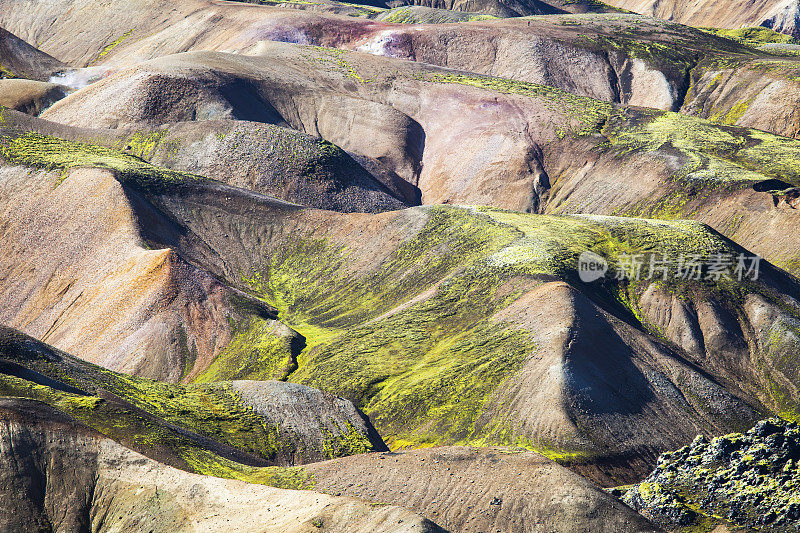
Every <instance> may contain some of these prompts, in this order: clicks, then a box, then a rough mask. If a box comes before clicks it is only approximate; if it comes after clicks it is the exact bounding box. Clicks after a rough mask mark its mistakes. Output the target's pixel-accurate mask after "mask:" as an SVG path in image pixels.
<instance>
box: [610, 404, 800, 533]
mask: <svg viewBox="0 0 800 533" xmlns="http://www.w3.org/2000/svg"><path fill="white" fill-rule="evenodd" d="M799 459H800V429H799V428H798V426H797V424H796V423H794V422H786V421H785V420H782V419H779V418H771V419H769V420H762V421H760V422H759V423H758V424H756V425H755V427H753V429H751V430H750V431H748V432H747V433H744V434H741V433H734V434H730V435H724V436H721V437H715V438H713V439H711V440H709V439H706V438H705V437H703V436H698V437H697V438H696V439H695V440H694V441H692V443H691V444H690V445H688V446H684V447H683V448H681V449H679V450H676V451H674V452H669V453H665V454H663V455H662V456H661V457H659V460H658V466H657V467H656V469H655V470H654V471H653V473H652V474H650V476H649V477H647V478H646V479H645V480H644V481H642V482H641V483H638V484H636V485H634V486H633V487H632V488H629V489H627V490H626V491H624V494H623V500H624V501H625V502H626V503H628V504H629V505H631V506H632V507H633V508H634V509H638V510H640V511H642V512H643V513H644V514H645V515H646V516H647V517H649V518H651V519H652V520H654V521H656V522H657V523H659V524H662V525H663V526H665V527H667V528H670V529H672V528H678V527H687V526H692V525H695V526H697V525H705V526H708V525H713V524H717V523H722V524H725V525H728V526H730V527H733V528H741V527H745V528H747V530H749V531H797V529H798V527H799V526H800V503H798V502H797V485H798V483H800V470H798V466H797V461H798V460H799ZM712 527H713V526H712Z"/></svg>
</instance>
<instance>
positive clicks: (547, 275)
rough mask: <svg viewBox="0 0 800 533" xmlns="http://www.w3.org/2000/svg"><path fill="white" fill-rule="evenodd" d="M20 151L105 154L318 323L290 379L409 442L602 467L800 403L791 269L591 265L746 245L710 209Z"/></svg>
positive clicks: (153, 231)
mask: <svg viewBox="0 0 800 533" xmlns="http://www.w3.org/2000/svg"><path fill="white" fill-rule="evenodd" d="M11 147H13V149H11ZM23 148H24V149H23ZM21 154H25V156H24V158H21V159H14V158H20V157H21ZM70 154H71V155H70ZM6 157H9V158H11V161H16V162H17V163H24V164H26V165H51V166H56V167H59V166H64V165H67V167H65V168H68V165H69V164H70V163H69V161H75V160H77V161H81V165H83V166H100V167H105V168H107V169H110V170H111V171H112V172H113V175H114V176H115V177H116V179H117V180H119V182H120V183H121V185H122V186H123V187H124V188H125V189H126V190H128V191H131V193H136V194H137V195H140V197H141V198H143V199H144V200H146V201H147V202H148V203H149V204H150V205H151V207H149V208H148V209H151V210H152V209H155V210H157V212H160V213H161V214H162V216H164V217H166V219H168V220H170V221H172V223H173V224H177V225H178V227H179V228H180V231H175V232H163V231H160V226H157V225H156V226H151V227H147V228H145V234H146V235H147V238H148V239H149V240H150V242H152V243H154V244H155V245H157V247H160V248H164V249H174V250H175V252H176V253H177V254H178V255H179V256H180V257H181V258H183V259H184V260H186V261H188V262H189V263H190V264H192V265H193V266H194V267H195V268H198V269H201V270H202V271H204V272H209V273H211V274H212V275H213V276H214V277H215V278H216V279H219V280H222V281H223V282H224V283H226V284H228V285H229V286H231V287H233V288H236V289H238V290H240V291H243V292H247V293H250V294H252V295H253V296H255V297H257V298H260V299H262V300H263V301H265V302H267V303H268V304H269V305H271V306H274V307H275V308H276V309H277V310H278V313H279V316H280V318H281V321H282V322H284V323H285V324H287V325H289V326H290V327H292V328H293V329H294V330H296V331H298V332H299V333H300V334H301V335H302V336H303V337H304V339H305V345H304V349H303V351H302V353H301V354H299V355H298V357H297V359H296V361H297V367H296V370H294V371H292V370H289V373H288V374H286V376H287V377H288V379H290V380H292V381H297V382H301V383H305V384H309V385H313V386H316V387H319V388H321V389H323V390H327V391H330V392H333V393H335V394H338V395H342V396H345V397H347V398H349V399H351V400H353V401H354V402H355V403H356V404H357V405H358V406H360V407H362V408H363V409H365V411H366V412H367V413H369V414H370V416H372V418H373V421H374V423H375V424H376V428H377V429H378V430H379V431H380V432H381V433H382V434H383V435H384V437H386V438H387V440H388V441H391V442H392V443H394V445H395V446H402V445H408V444H422V443H456V442H463V443H483V444H490V443H498V444H512V443H521V444H525V445H528V446H530V447H533V448H536V449H540V450H543V451H544V452H546V453H549V454H550V455H551V456H553V457H556V458H560V459H561V460H562V461H564V462H566V463H569V464H572V465H573V466H574V467H575V468H577V469H579V470H580V471H582V472H585V473H587V474H588V475H591V476H593V477H594V478H595V479H601V480H610V479H614V478H617V479H630V476H631V475H632V474H634V473H635V472H641V471H642V469H644V468H647V465H649V464H652V461H654V460H655V455H656V454H657V453H658V452H659V451H663V450H664V449H669V448H670V446H671V447H675V444H679V443H680V442H685V439H688V438H690V437H691V436H692V435H694V434H696V433H698V432H705V433H709V434H717V433H720V432H724V431H729V430H732V429H745V428H746V427H747V426H748V424H750V423H752V421H754V420H755V419H757V418H758V417H759V416H760V415H761V413H764V412H768V411H769V412H787V413H788V412H793V410H794V409H796V402H797V397H798V392H797V389H796V386H795V385H794V377H793V376H794V374H793V370H792V369H793V368H794V366H793V362H792V361H793V360H794V359H793V355H792V354H793V353H794V350H795V347H796V338H795V336H794V333H793V331H794V330H793V329H792V328H793V325H792V324H794V321H795V320H796V318H795V315H794V313H795V312H796V311H795V310H796V309H797V308H798V304H797V301H796V299H795V296H794V295H796V294H798V292H797V284H796V281H794V280H793V279H792V278H790V277H789V276H787V275H786V274H785V273H782V272H781V271H779V270H777V269H774V268H773V267H771V266H769V265H766V264H764V265H762V266H763V270H762V271H761V276H760V277H759V279H758V280H757V281H751V280H742V281H741V282H736V281H735V280H734V281H733V282H732V283H731V282H729V281H726V280H720V281H719V282H715V281H713V280H706V281H702V282H701V281H698V282H695V281H692V280H675V281H672V282H670V283H669V284H662V283H657V282H656V281H655V280H650V281H648V280H641V281H639V282H624V281H622V282H617V281H614V280H610V279H606V280H605V281H604V282H602V283H600V284H599V285H597V284H594V285H592V284H589V285H587V284H584V283H583V282H581V281H579V280H578V277H577V274H576V270H575V269H576V265H577V256H578V254H579V253H580V252H581V251H583V250H586V249H592V250H595V251H596V252H598V253H601V254H603V255H605V256H606V257H607V260H608V261H609V262H610V263H611V264H612V265H614V266H615V267H617V268H619V267H620V265H621V261H622V259H621V257H620V255H619V254H621V253H637V251H638V252H641V253H650V252H653V253H656V254H660V253H662V252H663V253H667V254H672V256H673V257H675V258H676V259H675V260H674V261H676V262H675V263H672V266H673V267H674V268H677V257H678V255H679V253H690V254H697V255H699V256H700V257H704V258H708V257H709V256H710V255H711V254H715V253H728V254H733V255H736V254H738V253H742V252H743V250H742V249H741V248H738V247H736V246H735V245H733V244H732V243H731V242H730V241H727V240H726V239H724V238H722V237H721V236H719V235H718V234H716V233H714V232H713V231H711V230H709V229H708V228H706V227H703V226H702V225H699V224H696V223H691V222H658V221H644V220H640V219H625V218H613V217H581V216H572V217H564V216H562V217H552V216H541V215H525V214H518V213H510V212H503V211H496V210H492V209H485V208H484V209H476V208H456V207H425V208H416V209H410V210H405V211H398V212H392V213H383V214H377V215H366V214H351V215H343V214H337V213H333V212H325V211H315V210H309V209H303V208H300V207H297V206H293V205H289V204H285V203H282V202H279V201H276V200H271V199H268V198H265V197H260V196H256V195H253V194H252V193H248V192H247V191H242V190H239V189H234V188H229V187H226V186H223V185H221V184H218V183H216V182H213V181H210V180H204V179H202V178H199V177H196V176H191V175H187V174H178V173H174V172H172V171H168V170H165V169H158V168H156V167H151V166H149V165H147V164H145V163H143V162H141V160H138V159H135V158H133V157H132V156H129V155H126V154H122V153H119V152H114V151H112V150H105V149H100V148H97V147H92V146H91V145H84V144H78V143H71V142H65V141H59V140H58V139H55V138H46V137H36V136H35V135H31V134H28V135H23V136H21V137H19V138H17V140H16V141H14V142H13V144H12V145H11V146H10V147H9V148H7V150H6ZM16 169H17V170H14V172H25V171H24V170H22V169H21V168H19V167H16ZM82 172H85V171H81V170H72V171H70V172H68V174H67V177H66V180H65V182H64V183H68V182H70V181H74V182H80V181H81V180H82V179H84V178H83V177H82V174H81V173H82ZM62 186H63V185H62ZM131 193H129V194H131ZM218 215H219V216H218ZM615 243H616V244H615ZM356 250H357V251H356ZM665 305H667V306H668V307H669V308H671V309H673V310H674V311H673V312H672V315H671V316H670V315H666V316H665V315H663V314H660V311H659V310H660V309H663V308H664V306H665ZM531 309H535V310H538V311H536V312H533V313H532V312H531V311H529V310H531ZM565 325H566V327H565ZM598 347H602V352H599V351H598ZM233 355H235V354H231V355H226V354H222V357H223V359H221V360H220V363H219V365H220V368H226V367H228V366H229V365H228V364H227V363H225V362H223V361H225V360H226V359H225V357H232V356H233ZM218 357H219V356H218ZM235 357H236V358H237V359H235V360H236V361H237V362H236V364H237V365H238V364H241V355H235ZM754 361H755V362H754ZM280 365H283V363H280ZM257 368H258V370H257V372H259V373H263V375H264V377H265V378H266V377H273V376H274V375H275V371H276V368H282V367H275V366H272V365H271V364H262V365H260V366H259V367H257ZM230 377H236V376H230ZM248 377H249V379H259V377H258V376H257V375H249V376H248ZM454 398H458V399H459V401H458V402H454V401H453V399H454ZM676 413H681V415H680V417H679V418H677V419H676ZM676 420H680V422H676Z"/></svg>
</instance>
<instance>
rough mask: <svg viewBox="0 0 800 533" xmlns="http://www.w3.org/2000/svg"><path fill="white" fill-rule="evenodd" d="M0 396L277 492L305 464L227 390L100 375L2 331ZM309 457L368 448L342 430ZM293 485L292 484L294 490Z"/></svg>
mask: <svg viewBox="0 0 800 533" xmlns="http://www.w3.org/2000/svg"><path fill="white" fill-rule="evenodd" d="M0 395H2V396H11V397H23V398H29V399H34V400H38V401H42V402H44V403H47V404H49V405H52V406H53V407H56V408H57V409H59V410H61V411H63V412H65V413H67V414H69V415H70V416H72V417H74V418H76V419H77V420H79V421H80V422H82V423H83V424H85V425H87V426H89V427H91V428H93V429H96V430H97V431H99V432H100V433H102V434H104V435H106V436H108V437H110V438H112V439H114V440H117V441H118V442H121V443H122V444H124V445H126V446H129V447H131V448H133V449H135V450H137V451H139V452H141V453H144V454H145V455H148V456H151V457H154V458H156V459H159V460H162V461H165V462H167V463H170V464H172V465H174V466H178V467H180V468H184V469H187V470H190V471H193V472H197V473H202V474H209V475H218V476H223V477H233V478H237V479H245V480H251V481H256V482H260V483H267V484H273V485H276V486H281V484H282V483H283V482H282V481H281V479H282V478H283V477H284V476H291V475H293V470H285V469H283V468H279V467H272V468H265V467H266V466H268V465H286V464H291V463H292V462H293V461H294V460H295V458H301V460H302V457H304V456H308V455H309V452H311V450H305V449H304V448H303V444H302V442H301V440H300V439H298V438H296V436H295V435H293V433H292V431H291V430H287V429H286V428H281V427H279V426H271V425H269V424H267V423H266V419H265V418H263V417H261V416H259V415H258V414H257V413H256V412H255V411H254V410H253V409H251V408H250V407H249V406H248V405H247V404H246V403H245V402H244V401H243V400H242V399H241V397H240V396H239V394H237V393H236V392H235V391H234V390H233V389H232V388H231V386H230V384H229V383H226V382H217V383H213V384H200V385H176V384H167V383H162V382H157V381H152V380H148V379H144V378H137V377H134V376H127V375H124V374H118V373H116V372H111V371H109V370H105V369H103V368H100V367H98V366H95V365H93V364H91V363H87V362H85V361H82V360H80V359H77V358H75V357H72V356H69V355H67V354H65V353H63V352H60V351H58V350H55V349H53V348H50V347H49V346H47V345H44V344H42V343H39V342H37V341H35V340H33V339H31V338H30V337H27V336H25V335H23V334H21V333H19V332H17V331H15V330H12V329H10V328H0ZM320 448H321V449H320V450H315V451H313V452H315V453H312V454H311V455H315V454H318V455H322V456H324V457H328V458H334V457H340V456H342V455H348V454H352V453H363V452H364V451H370V450H372V449H373V448H374V447H373V445H372V443H371V442H370V440H369V439H367V437H366V436H365V435H363V434H362V433H359V432H357V431H355V429H354V428H353V427H352V426H347V425H343V426H342V427H340V428H339V432H338V433H337V432H333V431H331V432H329V435H328V439H327V440H326V441H325V442H322V443H320ZM295 485H296V484H295Z"/></svg>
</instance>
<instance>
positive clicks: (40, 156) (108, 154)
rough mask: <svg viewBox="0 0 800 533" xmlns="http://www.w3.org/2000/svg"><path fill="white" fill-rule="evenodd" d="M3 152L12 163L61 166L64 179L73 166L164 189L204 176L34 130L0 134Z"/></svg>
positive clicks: (140, 184)
mask: <svg viewBox="0 0 800 533" xmlns="http://www.w3.org/2000/svg"><path fill="white" fill-rule="evenodd" d="M0 155H1V156H2V157H3V159H5V160H6V161H7V162H9V163H12V164H17V165H27V166H32V167H37V168H45V169H48V170H53V169H61V170H62V171H63V172H62V179H64V178H66V176H67V173H68V172H69V171H70V170H72V169H74V168H102V169H108V170H111V171H113V172H115V174H117V175H118V176H119V177H120V179H121V180H122V181H123V182H125V183H129V184H132V185H135V186H138V187H142V188H148V189H154V188H157V189H158V190H162V191H163V190H168V189H174V188H176V187H180V186H182V185H188V184H191V183H194V182H197V181H199V180H202V179H203V178H201V177H200V176H195V175H193V174H189V173H187V172H177V171H174V170H169V169H166V168H159V167H156V166H153V165H151V164H149V163H147V162H146V161H144V160H143V159H141V158H139V157H137V156H135V155H132V154H129V153H125V152H122V151H120V150H115V149H112V148H107V147H104V146H99V145H96V144H89V143H85V142H77V141H69V140H65V139H59V138H57V137H52V136H49V135H43V134H40V133H37V132H33V131H29V132H25V133H22V134H18V135H7V134H5V135H3V136H0Z"/></svg>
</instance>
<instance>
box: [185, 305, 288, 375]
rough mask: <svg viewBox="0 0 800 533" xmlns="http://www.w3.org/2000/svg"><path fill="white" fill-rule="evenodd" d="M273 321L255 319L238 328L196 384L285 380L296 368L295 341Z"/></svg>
mask: <svg viewBox="0 0 800 533" xmlns="http://www.w3.org/2000/svg"><path fill="white" fill-rule="evenodd" d="M282 329H283V327H282V326H281V325H280V324H279V323H277V322H275V321H272V320H263V319H260V318H256V317H252V318H250V319H248V320H247V321H246V322H245V323H244V324H242V325H241V326H239V328H238V331H237V333H236V334H235V335H234V337H233V338H232V339H231V342H230V343H228V345H227V346H226V347H225V349H223V350H222V351H221V352H220V353H219V355H217V357H216V358H215V359H214V361H212V363H211V365H209V367H208V368H207V369H206V370H204V371H203V372H202V373H200V374H199V375H198V376H197V377H196V378H195V379H194V381H195V382H197V383H208V382H214V381H229V380H235V379H251V380H268V379H277V380H283V379H286V377H287V376H288V375H289V374H291V373H292V372H293V371H294V370H295V369H296V368H297V363H296V361H295V360H294V354H293V351H294V350H293V346H292V344H293V342H296V341H295V338H294V337H292V336H291V335H289V334H288V333H287V332H284V331H281V330H282Z"/></svg>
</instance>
